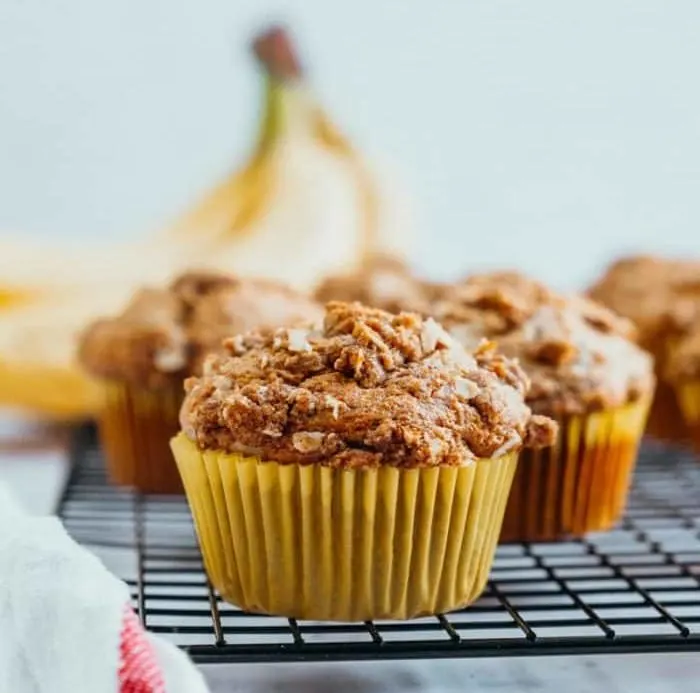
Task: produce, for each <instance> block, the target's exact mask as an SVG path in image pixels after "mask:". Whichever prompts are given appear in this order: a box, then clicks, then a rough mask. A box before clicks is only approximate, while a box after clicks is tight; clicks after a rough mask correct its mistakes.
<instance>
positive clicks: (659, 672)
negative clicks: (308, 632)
mask: <svg viewBox="0 0 700 693" xmlns="http://www.w3.org/2000/svg"><path fill="white" fill-rule="evenodd" d="M41 435H42V438H43V439H44V440H46V439H47V438H49V437H52V439H53V440H55V441H60V438H61V436H60V433H59V434H56V433H55V432H53V433H52V434H51V436H47V435H46V432H42V434H41ZM36 438H37V430H36V429H35V428H32V427H28V426H26V425H24V424H20V423H18V422H17V421H12V422H10V421H8V420H2V421H0V441H2V442H4V446H3V447H4V448H5V449H7V448H11V451H9V452H2V453H1V455H0V481H2V482H5V483H7V484H9V486H10V487H11V488H12V489H13V490H14V491H15V493H16V495H17V497H18V498H19V500H20V501H21V502H22V503H23V504H24V505H25V507H26V508H27V509H29V510H30V511H32V512H36V513H46V512H51V511H52V510H53V508H54V507H55V503H56V501H57V499H58V494H59V493H60V489H61V488H62V484H63V482H64V480H65V477H66V473H67V470H68V464H67V460H66V455H65V451H64V450H62V449H61V445H60V442H58V443H56V442H54V443H53V444H51V445H49V446H48V449H43V450H42V449H37V448H36V447H35V446H30V445H28V444H27V443H28V442H29V441H31V440H32V439H36ZM9 443H11V444H9ZM20 448H24V449H20ZM203 670H204V672H205V674H206V676H207V678H208V680H209V681H210V683H211V686H212V691H214V692H215V693H219V692H221V693H223V691H255V692H256V693H277V692H278V691H282V690H284V691H285V693H297V692H298V693H317V692H318V693H321V692H325V691H330V690H333V693H361V692H362V691H368V692H369V691H371V692H372V693H375V692H377V691H382V692H383V691H392V692H397V693H398V692H399V691H401V692H404V691H406V692H414V691H428V692H430V691H451V690H455V691H457V690H459V691H463V690H465V688H468V689H469V690H471V691H538V692H540V693H547V692H548V691H552V692H553V693H555V692H556V693H561V691H562V690H565V691H566V693H602V692H603V691H604V692H605V693H622V692H623V691H630V692H633V693H671V692H674V691H678V692H679V693H700V656H698V655H697V654H687V655H684V654H679V655H634V656H631V655H610V656H598V657H547V658H521V659H515V658H508V659H505V658H504V659H500V658H499V659H466V660H435V661H408V662H355V663H350V664H348V663H331V664H325V663H323V664H320V663H295V664H264V665H261V664H235V665H209V666H205V667H203Z"/></svg>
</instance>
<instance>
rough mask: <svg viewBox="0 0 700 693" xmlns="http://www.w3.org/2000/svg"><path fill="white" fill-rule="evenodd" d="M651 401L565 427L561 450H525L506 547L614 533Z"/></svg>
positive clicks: (576, 419) (565, 422)
mask: <svg viewBox="0 0 700 693" xmlns="http://www.w3.org/2000/svg"><path fill="white" fill-rule="evenodd" d="M648 408H649V402H648V400H644V401H639V402H635V403H634V404H630V405H626V406H624V407H619V408H616V409H613V410H609V411H602V412H596V413H593V414H589V415H586V416H572V417H567V418H565V419H562V420H560V421H559V436H558V439H557V443H556V445H554V446H553V447H551V448H546V449H543V450H530V449H527V450H524V451H523V452H522V454H521V457H520V463H519V465H518V469H517V472H516V474H515V478H514V480H513V488H512V491H511V494H510V498H509V500H508V505H507V507H506V512H505V517H504V520H503V530H502V532H501V538H500V541H501V542H514V541H530V542H532V541H556V540H559V539H566V538H572V537H580V536H582V535H584V534H586V533H588V532H596V531H603V530H608V529H610V528H611V527H613V526H614V525H615V524H616V523H617V521H618V520H619V519H620V517H621V516H622V513H623V512H624V509H625V506H626V503H627V496H628V493H629V488H630V484H631V481H632V472H633V470H634V466H635V463H636V460H637V453H638V450H639V444H640V441H641V438H642V434H643V431H644V426H645V423H646V417H647V411H648Z"/></svg>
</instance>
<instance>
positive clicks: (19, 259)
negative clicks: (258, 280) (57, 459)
mask: <svg viewBox="0 0 700 693" xmlns="http://www.w3.org/2000/svg"><path fill="white" fill-rule="evenodd" d="M254 51H255V54H256V56H257V58H258V61H259V63H260V64H261V66H262V67H263V71H264V75H265V104H264V110H263V118H262V120H261V127H260V133H259V136H258V139H257V143H256V146H255V148H254V151H253V153H252V155H251V156H250V158H249V160H248V161H247V162H246V164H245V165H244V166H243V167H242V168H241V169H240V170H239V171H237V172H236V173H234V174H233V175H231V176H230V177H229V178H227V179H226V180H224V181H223V182H221V183H220V184H219V185H217V186H216V187H215V188H214V189H213V190H212V191H210V192H209V193H208V194H207V195H206V196H205V197H204V198H203V199H202V200H201V201H200V202H199V203H198V204H196V205H195V206H194V207H193V208H192V209H191V210H189V211H188V212H186V213H185V214H184V215H182V217H181V218H180V219H178V220H177V221H176V223H174V224H172V225H170V226H168V227H167V228H166V229H165V230H164V231H162V232H159V233H156V234H154V235H152V236H150V237H148V238H146V239H145V240H144V241H143V242H141V243H139V244H127V243H122V244H119V245H117V244H103V245H92V246H90V247H87V248H86V247H84V246H82V247H79V248H76V249H68V248H56V249H54V250H53V251H51V252H47V250H46V248H45V247H44V246H40V245H39V244H36V243H35V244H32V243H27V242H25V243H22V244H20V243H17V242H16V241H7V240H5V241H3V240H2V239H0V255H2V256H3V276H2V277H1V278H0V406H3V405H10V406H19V407H22V408H26V409H30V410H34V411H37V412H39V413H42V414H45V415H48V416H59V417H66V416H79V415H84V414H86V413H90V412H93V411H94V410H95V407H96V406H97V399H96V393H95V389H94V387H93V386H92V385H91V383H90V382H89V381H88V380H87V379H86V378H85V377H84V376H83V375H82V374H81V373H80V371H79V369H78V368H77V366H76V365H75V364H74V360H73V359H74V353H75V341H76V335H77V334H78V333H79V331H80V329H81V328H82V327H83V326H84V325H85V324H86V323H87V322H89V321H90V320H92V319H94V318H95V317H96V316H98V315H102V314H105V313H110V312H114V311H116V310H118V309H119V307H120V305H121V304H122V303H123V302H124V301H125V300H126V298H127V297H128V295H129V294H130V293H131V292H132V291H133V290H134V289H135V288H136V287H137V286H139V285H141V284H144V283H161V282H164V281H166V280H167V279H168V278H169V277H171V276H172V275H173V274H175V273H177V272H179V271H182V270H184V269H187V268H190V267H200V268H212V269H220V270H225V271H234V272H237V273H240V274H243V275H258V276H270V277H274V278H277V279H280V280H283V281H287V282H289V283H290V284H293V285H295V286H297V287H299V288H302V289H310V288H311V287H313V286H314V285H315V284H316V283H317V282H318V281H319V280H320V279H321V278H322V277H323V276H324V275H325V274H327V273H338V272H344V271H348V270H351V269H353V268H354V267H356V266H357V265H359V264H360V263H361V262H362V261H363V260H364V259H365V258H366V257H367V256H369V255H372V254H374V253H376V252H382V251H387V250H393V251H396V250H406V248H407V245H408V239H409V235H410V234H409V232H410V229H409V227H408V224H407V223H405V220H404V218H402V217H401V215H402V214H404V212H405V207H406V205H405V202H404V201H403V200H401V199H399V198H396V197H389V196H387V195H385V194H384V189H383V188H382V185H381V184H380V182H379V180H378V178H377V176H376V174H375V173H374V172H373V171H371V170H370V167H369V166H368V165H367V163H366V162H365V160H364V159H363V157H361V156H360V154H359V153H358V152H357V150H356V149H355V148H354V147H353V146H352V145H351V143H350V142H349V140H348V139H347V138H346V137H345V136H344V135H343V134H342V133H341V132H340V131H339V130H338V129H337V128H336V127H335V125H334V124H333V123H332V122H331V120H330V119H329V118H328V116H327V115H326V114H325V112H324V111H323V109H322V108H321V107H320V105H319V104H318V102H317V101H316V100H315V98H314V97H313V94H312V93H311V91H310V89H309V88H308V86H307V84H306V83H305V81H304V79H303V73H302V70H301V68H300V65H299V61H298V60H297V58H296V56H295V55H294V52H293V49H292V47H291V44H290V42H289V39H288V37H287V35H286V34H285V33H284V32H283V31H282V30H280V29H272V30H270V31H267V32H265V33H263V34H262V35H260V36H259V37H258V39H257V40H256V41H255V43H254ZM387 210H394V211H395V212H398V216H397V215H396V214H393V215H392V213H391V212H390V213H389V214H387ZM398 218H401V221H400V222H397V221H396V219H398ZM392 219H393V220H394V221H393V222H389V223H387V220H392ZM5 267H7V271H5Z"/></svg>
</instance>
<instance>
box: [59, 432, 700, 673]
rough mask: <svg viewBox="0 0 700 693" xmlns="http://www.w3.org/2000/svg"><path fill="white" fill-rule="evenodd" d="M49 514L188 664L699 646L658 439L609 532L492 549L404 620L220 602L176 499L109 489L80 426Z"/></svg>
mask: <svg viewBox="0 0 700 693" xmlns="http://www.w3.org/2000/svg"><path fill="white" fill-rule="evenodd" d="M59 514H60V516H61V517H62V518H63V521H64V523H65V526H66V528H67V529H68V531H69V532H70V533H71V534H72V535H73V537H74V538H75V539H76V540H77V541H79V542H81V543H83V544H85V545H87V546H88V547H89V548H90V549H91V550H93V551H94V552H95V553H97V554H98V555H99V556H100V558H102V560H103V561H104V562H105V564H106V565H107V567H108V568H110V569H111V570H112V571H113V572H115V573H116V574H117V575H119V576H120V577H122V578H123V579H124V580H126V582H127V583H128V584H129V586H130V587H131V590H132V596H133V601H134V607H135V609H136V610H137V611H138V613H139V615H140V617H141V619H142V620H143V622H144V624H145V625H146V627H147V628H148V629H150V630H151V631H154V632H157V633H162V634H164V635H166V636H167V637H169V638H170V639H171V640H172V641H173V642H175V643H176V644H178V645H180V646H181V647H183V648H184V649H186V650H187V651H188V652H189V653H190V655H191V656H192V657H193V658H194V659H195V660H196V661H199V662H232V661H254V660H257V661H261V660H264V661H273V660H341V659H344V660H349V659H389V658H391V659H403V658H417V657H425V658H443V657H485V656H520V655H535V654H540V655H552V654H576V653H581V654H583V653H589V654H590V653H607V652H635V653H642V652H664V651H665V652H681V651H688V652H689V651H698V650H700V459H693V458H692V457H691V456H690V455H688V454H687V453H682V452H678V451H672V450H669V449H664V448H662V447H658V446H652V445H648V446H646V447H645V449H644V451H643V453H642V455H641V459H640V463H639V465H638V469H637V474H636V478H635V484H634V489H633V491H632V495H631V498H630V503H629V508H628V511H627V515H626V517H625V519H624V521H623V522H622V524H621V525H620V527H619V528H618V529H616V530H614V531H612V532H608V533H607V534H597V535H590V536H589V537H587V539H586V540H584V541H570V542H565V543H556V544H513V545H508V546H503V547H500V548H499V550H498V555H497V558H496V562H495V565H494V568H493V571H492V575H491V581H490V583H489V586H488V589H487V591H486V592H485V594H484V595H483V597H482V598H481V599H480V600H479V601H478V602H477V603H476V604H475V605H473V606H471V607H470V608H469V609H466V610H463V611H456V612H452V613H449V614H444V615H440V616H437V617H433V618H421V619H416V620H413V621H408V622H391V621H376V622H367V623H360V624H356V623H355V624H350V623H347V624H344V623H317V622H304V621H299V622H297V621H295V620H294V619H284V618H276V617H268V616H259V615H252V614H247V613H244V612H242V611H240V610H238V609H236V608H235V607H233V606H230V605H229V604H226V603H224V602H222V601H221V600H220V598H219V597H218V596H217V595H216V594H215V593H214V592H213V591H212V589H211V588H210V586H209V584H208V582H207V579H206V576H205V574H204V571H203V568H202V562H201V557H200V554H199V550H198V548H197V543H196V539H195V535H194V530H193V527H192V523H191V520H190V515H189V511H188V508H187V505H186V503H185V501H184V500H183V499H178V498H169V497H157V496H150V497H142V496H139V495H137V494H133V493H130V492H128V491H124V490H118V489H115V488H113V487H111V486H109V485H108V483H107V480H106V477H105V473H104V467H103V464H102V458H101V455H100V452H99V448H98V446H97V445H96V442H95V436H94V432H92V431H88V430H82V431H80V432H79V433H78V434H77V436H76V440H75V443H74V446H73V468H72V472H71V474H70V477H69V480H68V483H67V486H66V489H65V492H64V494H63V496H62V498H61V501H60V506H59Z"/></svg>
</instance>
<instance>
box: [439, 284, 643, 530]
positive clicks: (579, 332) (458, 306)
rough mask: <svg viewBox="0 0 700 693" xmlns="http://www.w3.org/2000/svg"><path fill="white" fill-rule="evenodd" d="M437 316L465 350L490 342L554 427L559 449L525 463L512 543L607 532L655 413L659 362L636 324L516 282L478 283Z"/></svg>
mask: <svg viewBox="0 0 700 693" xmlns="http://www.w3.org/2000/svg"><path fill="white" fill-rule="evenodd" d="M434 311H435V315H436V317H437V319H438V320H440V321H441V322H442V323H443V324H444V325H445V327H446V329H448V330H449V331H450V333H451V334H452V335H453V336H455V337H456V338H458V339H459V340H460V341H461V342H462V343H463V344H464V345H466V346H469V345H473V344H476V343H478V341H479V340H480V339H484V338H487V339H490V340H494V341H495V342H496V343H497V346H498V349H499V351H501V352H502V353H503V354H505V355H506V356H509V357H511V358H515V359H517V360H518V362H519V363H520V365H521V366H522V367H523V369H524V370H525V372H526V373H527V374H528V376H529V377H530V379H531V381H532V386H531V388H530V391H529V393H528V395H527V403H528V405H529V406H530V407H531V408H532V410H533V411H535V412H537V413H540V414H545V415H547V416H551V417H554V418H555V419H556V420H557V421H558V422H559V425H560V437H559V441H558V444H557V445H556V446H554V447H553V448H551V449H549V450H546V451H541V452H538V451H526V452H525V453H524V454H523V456H522V461H521V465H520V466H519V469H518V473H517V475H516V480H515V482H514V488H513V493H512V495H511V500H510V502H509V505H508V508H507V511H506V518H505V521H504V530H503V539H504V540H516V539H517V540H528V541H539V540H548V539H557V538H560V537H564V536H567V535H580V534H583V533H585V532H588V531H594V530H602V529H608V528H609V527H610V526H612V525H613V524H614V523H615V522H616V521H617V519H618V518H619V516H620V514H621V512H622V510H623V508H624V505H625V501H626V497H627V491H628V488H629V483H630V480H631V472H632V468H633V466H634V462H635V460H636V455H637V449H638V445H639V442H640V439H641V435H642V430H643V426H644V421H645V418H646V413H647V407H648V403H649V401H650V399H651V396H652V392H653V388H654V375H653V365H652V360H651V357H650V356H649V355H648V354H647V353H646V352H644V351H643V350H642V349H640V348H639V347H638V346H637V345H636V344H635V343H634V342H633V341H632V339H631V337H632V336H633V334H634V328H633V326H632V324H631V322H630V321H628V320H626V319H624V318H620V317H618V316H616V315H614V314H613V313H612V312H610V311H609V310H607V309H606V308H603V307H602V306H600V305H598V304H596V303H594V302H592V301H589V300H587V299H585V298H582V297H579V296H563V295H559V294H557V293H555V292H553V291H551V290H550V289H548V288H547V287H546V286H544V285H543V284H540V283H539V282H536V281H534V280H532V279H529V278H527V277H524V276H522V275H519V274H516V273H494V274H485V275H477V276H474V277H471V278H469V279H468V280H466V281H464V282H462V283H461V284H459V285H456V286H454V287H452V288H450V289H446V290H445V296H444V297H443V299H442V300H440V301H438V302H436V304H435V308H434Z"/></svg>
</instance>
